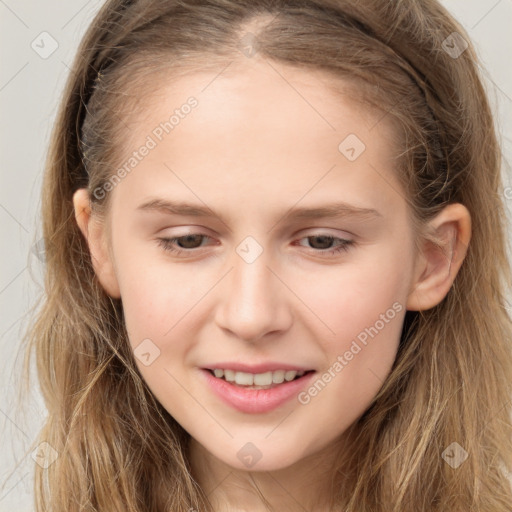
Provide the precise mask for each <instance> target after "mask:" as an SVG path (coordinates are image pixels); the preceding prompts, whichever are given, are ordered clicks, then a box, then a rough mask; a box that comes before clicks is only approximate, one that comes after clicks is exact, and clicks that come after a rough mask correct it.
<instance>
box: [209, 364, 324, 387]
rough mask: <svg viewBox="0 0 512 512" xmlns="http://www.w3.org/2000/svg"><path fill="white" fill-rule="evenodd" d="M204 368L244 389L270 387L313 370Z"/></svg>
mask: <svg viewBox="0 0 512 512" xmlns="http://www.w3.org/2000/svg"><path fill="white" fill-rule="evenodd" d="M205 370H206V371H208V372H209V373H210V374H211V375H212V376H213V377H215V378H216V379H219V380H224V381H226V382H228V383H229V384H231V385H233V386H236V387H240V388H244V389H272V388H275V387H277V386H280V385H281V384H283V383H284V384H286V383H288V382H292V381H295V380H299V379H301V378H303V377H304V376H306V375H309V374H311V373H314V372H315V370H307V371H304V370H301V371H296V370H274V371H267V372H264V373H248V372H239V371H234V370H229V369H222V368H205Z"/></svg>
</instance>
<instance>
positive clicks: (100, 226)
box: [73, 188, 121, 299]
mask: <svg viewBox="0 0 512 512" xmlns="http://www.w3.org/2000/svg"><path fill="white" fill-rule="evenodd" d="M73 206H74V210H75V219H76V222H77V224H78V227H79V228H80V231H81V232H82V234H83V235H84V237H85V239H86V240H87V245H88V247H89V252H90V254H91V261H92V265H93V268H94V272H95V273H96V276H97V277H98V280H99V281H100V283H101V285H102V287H103V289H104V290H105V291H106V293H107V294H108V295H110V297H112V298H117V299H118V298H120V297H121V294H120V291H119V285H118V282H117V277H116V274H115V271H114V265H113V262H112V257H111V255H110V252H109V250H108V246H107V237H106V233H105V223H104V222H101V221H100V220H99V219H96V218H95V217H94V216H93V215H92V211H91V205H90V197H89V194H88V192H87V190H86V189H85V188H81V189H79V190H77V191H76V192H75V193H74V195H73Z"/></svg>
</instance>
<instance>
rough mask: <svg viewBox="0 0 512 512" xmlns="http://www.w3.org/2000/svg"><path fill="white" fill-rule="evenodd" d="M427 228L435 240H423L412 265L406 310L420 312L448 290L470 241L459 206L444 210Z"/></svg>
mask: <svg viewBox="0 0 512 512" xmlns="http://www.w3.org/2000/svg"><path fill="white" fill-rule="evenodd" d="M428 224H429V225H428V226H427V229H428V231H429V232H430V233H432V234H433V235H434V238H435V239H436V240H437V243H435V242H434V241H432V240H428V239H424V241H423V242H422V248H421V251H420V253H419V254H418V258H417V260H416V264H415V273H414V280H413V283H412V291H411V292H410V293H409V297H408V299H407V306H406V309H408V310H412V311H421V310H427V309H430V308H433V307H434V306H436V305H437V304H439V303H440V302H441V301H442V300H443V299H444V298H445V297H446V295H447V293H448V291H449V290H450V288H451V286H452V284H453V281H454V280H455V276H456V275H457V272H458V271H459V269H460V267H461V265H462V262H463V260H464V258H465V256H466V253H467V248H468V245H469V241H470V239H471V215H470V213H469V211H468V209H467V208H466V207H465V206H463V205H462V204H459V203H454V204H450V205H448V206H446V207H445V208H444V209H443V210H441V212H440V213H439V214H438V215H437V216H436V217H435V218H434V219H433V220H431V221H430V222H429V223H428Z"/></svg>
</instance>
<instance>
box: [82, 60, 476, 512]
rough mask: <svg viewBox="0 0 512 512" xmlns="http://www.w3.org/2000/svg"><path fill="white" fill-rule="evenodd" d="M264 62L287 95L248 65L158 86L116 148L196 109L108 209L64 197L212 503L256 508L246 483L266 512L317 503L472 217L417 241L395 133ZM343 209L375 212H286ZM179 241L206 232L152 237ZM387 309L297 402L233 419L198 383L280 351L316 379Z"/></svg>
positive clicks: (447, 215) (443, 220)
mask: <svg viewBox="0 0 512 512" xmlns="http://www.w3.org/2000/svg"><path fill="white" fill-rule="evenodd" d="M273 66H274V67H277V66H278V67H279V69H280V70H281V73H283V74H284V76H286V78H287V80H288V82H290V83H293V84H294V88H292V87H290V84H289V83H288V82H287V81H285V80H283V78H282V77H281V76H280V75H279V74H277V73H276V72H275V71H274V69H273V68H272V67H270V66H269V65H268V64H267V63H266V62H264V61H260V60H258V59H253V60H251V61H250V62H249V61H248V62H247V63H246V64H245V67H244V66H242V68H240V69H239V72H233V73H230V74H226V75H220V76H217V78H215V80H213V79H214V77H215V76H216V74H215V73H211V74H208V73H197V74H191V75H188V76H186V77H181V78H179V79H178V80H176V81H174V82H173V83H172V85H170V86H169V85H166V86H165V87H162V89H161V91H160V92H159V94H158V97H153V98H149V99H147V102H148V107H147V109H146V111H145V115H144V118H139V119H136V120H134V122H133V125H132V126H133V132H132V133H131V137H132V138H131V139H130V147H129V148H127V149H128V150H127V154H129V153H130V150H131V151H133V150H134V149H136V148H138V147H140V145H141V144H143V143H144V141H145V139H146V137H147V135H148V134H151V133H152V130H153V129H154V128H155V126H158V124H159V123H160V122H162V121H163V120H165V119H168V117H169V114H168V113H169V112H172V111H173V110H174V109H175V108H177V107H179V106H180V105H182V104H183V103H185V101H186V99H187V98H188V97H189V96H191V95H193V96H195V97H196V98H197V100H198V102H199V104H198V106H197V107H196V108H195V109H194V110H193V111H192V112H191V113H190V114H189V115H188V116H187V117H185V118H184V119H181V121H180V124H179V125H178V126H176V127H175V129H174V130H173V132H172V133H171V134H169V135H167V136H165V137H164V138H163V139H162V141H160V142H159V143H158V145H157V146H156V147H155V148H154V149H152V150H151V151H150V153H149V154H148V155H147V156H146V157H145V158H144V159H143V160H142V161H141V162H140V163H138V165H137V167H136V168H135V169H134V170H133V171H132V172H131V173H129V174H128V175H127V176H126V177H125V178H124V179H123V180H122V181H121V182H120V183H119V184H118V185H117V186H116V187H115V188H114V190H113V191H112V192H110V193H111V197H110V201H111V202H110V208H109V210H108V214H107V216H106V217H105V218H104V219H100V218H98V216H96V215H95V214H93V213H91V209H90V203H89V196H88V194H87V192H86V190H85V189H81V190H79V191H77V192H76V193H75V196H74V206H75V212H76V219H77V222H78V225H79V227H80V229H81V230H82V232H83V234H84V236H85V237H86V238H87V240H88V243H89V247H90V250H91V255H92V259H93V264H94V268H95V271H96V273H97V275H98V277H99V279H100V282H101V284H102V285H103V287H104V288H105V290H106V292H107V293H108V294H109V295H111V296H112V297H116V298H121V299H122V303H123V308H124V312H125V318H126V325H127V331H128V334H129V338H130V344H131V346H132V347H133V348H135V347H137V346H138V345H139V344H140V343H141V342H142V340H145V339H150V340H151V342H152V343H154V345H155V346H157V347H158V348H159V350H160V355H159V357H157V358H156V359H155V360H154V362H152V364H150V365H148V366H145V365H143V364H141V362H140V361H139V359H137V358H135V362H136V364H137V367H138V369H139V371H140V373H141V375H142V377H143V378H144V379H145V381H146V382H147V384H148V385H149V387H150V389H151V390H152V392H153V393H154V395H155V396H156V397H157V399H158V400H159V401H160V402H161V403H162V404H163V406H164V407H165V408H166V409H167V411H169V413H170V414H171V415H172V416H173V417H174V418H176V420H177V421H178V422H179V423H180V424H181V425H182V426H183V427H184V428H185V429H186V430H187V431H188V432H189V433H190V435H191V438H192V441H191V448H190V457H191V463H192V467H193V472H194V476H195V477H196V478H197V480H198V481H199V483H200V485H201V486H202V488H203V489H204V490H205V492H206V493H207V494H208V497H209V499H210V500H211V502H212V503H213V505H214V509H215V510H216V511H222V512H227V511H234V510H237V511H240V510H250V511H253V512H259V511H263V510H267V507H266V505H265V502H264V501H263V500H262V499H261V497H260V496H259V494H258V492H257V491H256V490H255V485H256V484H257V486H258V488H259V489H260V490H261V492H262V493H263V495H264V497H265V499H266V500H267V502H268V503H270V505H271V506H272V507H274V508H275V510H280V511H287V510H290V511H292V510H302V509H304V510H319V511H323V510H327V503H326V500H327V497H328V496H329V493H330V492H331V489H330V488H329V484H330V476H331V475H330V473H329V468H330V467H331V465H332V464H333V463H334V461H333V453H334V448H333V447H334V446H335V445H336V446H338V445H337V444H336V443H340V442H342V441H343V439H344V436H343V434H344V433H346V431H347V429H348V427H349V426H350V425H351V424H353V422H354V421H355V420H356V419H357V418H359V417H360V416H361V415H362V414H363V413H364V411H365V410H366V409H367V408H368V407H369V405H370V404H371V402H372V400H373V398H374V397H375V395H376V394H377V392H378V391H379V389H380V388H381V386H382V383H383V382H384V380H385V378H386V376H387V375H388V374H389V372H390V370H391V367H392V364H393V362H394V360H395V356H396V352H397V348H398V342H399V339H400V334H401V329H402V324H403V320H404V316H405V312H406V309H409V310H425V309H429V308H432V307H434V306H435V305H436V304H438V303H439V302H441V301H442V300H443V298H444V297H445V296H446V294H447V293H448V291H449V289H450V287H451V285H452V283H453V279H454V278H455V275H456V274H457V271H458V270H459V267H460V264H461V262H462V260H463V257H464V254H465V251H466V247H467V245H468V243H469V239H470V218H469V213H468V211H467V209H466V208H465V207H463V206H462V205H450V206H448V207H446V208H445V209H444V210H443V211H442V212H441V213H440V214H439V215H438V216H437V217H436V218H435V219H434V220H432V221H431V222H430V227H431V228H432V229H433V230H435V231H436V232H437V234H438V236H439V239H440V240H441V241H442V243H443V250H442V251H441V250H440V249H436V248H435V247H434V246H433V245H432V244H429V243H428V242H426V241H425V242H424V244H423V245H422V250H421V251H419V252H418V251H416V249H415V245H414V239H413V235H414V231H413V228H412V223H411V219H410V211H409V209H408V203H407V201H406V200H405V195H404V192H402V189H401V186H400V184H399V183H398V181H397V179H396V177H395V175H394V168H393V166H394V162H393V150H392V148H393V146H392V144H391V142H390V140H391V128H390V127H389V126H388V125H386V124H384V123H385V121H382V122H381V123H378V124H377V125H376V123H377V121H378V117H376V114H372V113H370V112H366V111H364V112H363V111H362V109H361V107H360V106H357V105H356V104H355V103H354V102H353V101H350V100H349V97H344V96H341V97H340V96H339V95H338V96H335V95H334V93H333V92H332V91H331V90H329V89H327V88H326V86H325V84H324V82H323V81H322V77H321V76H320V75H318V74H317V73H313V72H311V73H306V72H304V71H301V70H297V69H293V68H290V67H286V66H283V65H280V64H275V63H274V64H273ZM212 80H213V81H212ZM324 80H325V77H324ZM208 84H209V85H208ZM207 85H208V87H206V86H207ZM205 87H206V88H205ZM296 90H300V93H301V94H300V95H299V94H298V93H297V92H296ZM304 98H307V101H305V100H304ZM375 126H377V127H375ZM348 134H356V135H357V137H358V138H359V139H360V140H362V141H364V143H365V145H366V150H365V151H364V152H363V153H362V154H361V155H360V156H359V157H358V158H357V159H355V160H354V161H349V160H348V159H347V158H346V157H345V156H344V155H343V154H342V153H341V152H340V151H339V150H338V146H339V144H340V142H341V141H342V140H344V139H345V137H346V136H347V135H348ZM329 170H330V171H329ZM376 170H377V171H378V172H376ZM328 171H329V172H328ZM153 199H161V200H167V201H170V200H181V201H187V202H190V203H194V204H196V205H198V206H203V207H204V206H205V205H207V207H208V208H210V209H211V210H213V211H214V212H216V213H219V215H220V216H221V217H222V219H223V221H221V220H220V218H218V217H216V216H213V215H210V216H200V217H193V216H190V215H188V216H183V215H176V214H171V213H169V212H167V211H164V210H162V209H140V208H139V206H140V205H142V204H143V203H146V202H148V201H150V200H153ZM341 201H343V202H345V203H347V204H349V205H351V206H357V207H359V208H367V209H372V210H376V211H377V212H378V213H376V214H375V213H374V214H368V215H366V216H358V215H355V214H353V213H351V214H348V215H345V216H343V217H337V218H327V217H321V218H295V219H292V218H291V216H286V214H287V213H288V211H289V210H290V208H292V207H296V208H300V207H304V208H306V207H319V206H322V205H326V204H327V203H332V202H341ZM188 233H190V234H194V233H196V234H203V235H206V236H205V237H202V238H201V237H199V238H197V239H195V241H194V240H192V242H193V243H192V242H191V241H189V242H188V245H187V243H186V240H185V241H183V240H182V245H181V247H180V245H179V244H178V243H176V242H175V243H174V244H173V247H175V248H177V249H179V248H181V249H182V250H183V251H184V252H183V253H182V254H180V255H176V254H174V253H170V252H168V251H166V250H165V248H164V247H163V246H162V245H161V244H159V238H173V237H180V236H184V235H186V234H188ZM313 235H315V236H316V237H317V238H315V237H313ZM322 235H323V236H333V237H337V238H340V239H344V240H351V241H352V242H353V244H352V245H350V246H348V248H347V250H343V251H340V252H338V253H335V254H329V253H328V249H329V248H335V247H336V246H337V238H335V239H334V241H333V242H332V244H333V245H330V246H328V247H326V246H325V242H323V241H322V239H321V238H318V237H321V236H322ZM248 236H251V237H252V238H254V239H255V240H256V241H257V243H258V244H259V246H260V247H261V248H262V249H263V252H262V253H261V254H260V255H259V256H258V257H257V258H256V259H255V260H254V261H252V262H251V263H248V262H247V261H246V260H244V259H243V258H242V257H241V256H240V255H239V253H237V252H236V249H237V247H238V246H239V244H240V243H241V242H242V241H244V239H245V238H246V237H248ZM308 237H312V238H308ZM299 242H300V243H299ZM194 243H195V245H194ZM321 244H324V245H321ZM242 246H243V245H242ZM188 247H191V248H188ZM251 250H253V249H251ZM185 251H188V252H186V253H185ZM393 304H395V305H396V304H398V307H396V309H397V310H396V311H394V314H393V318H392V319H391V320H389V319H388V321H387V322H386V323H385V326H384V327H383V328H381V329H380V330H379V332H378V334H377V335H375V337H373V338H372V339H370V341H369V342H368V344H367V345H365V346H364V347H363V348H362V350H361V351H360V352H358V353H357V355H356V356H354V357H353V359H351V360H350V361H348V364H347V365H346V366H345V367H344V368H343V371H340V372H338V373H337V374H336V377H335V378H333V379H332V380H331V381H330V382H329V383H328V385H326V386H325V388H324V389H322V391H321V392H319V393H318V394H317V395H316V396H314V397H313V398H311V400H310V401H309V402H308V403H300V402H299V400H297V399H293V400H289V401H287V402H286V403H284V404H282V405H281V406H279V407H277V408H276V409H274V410H271V411H269V412H265V413H258V414H254V413H247V412H241V411H239V410H237V409H235V408H233V407H232V406H230V405H228V404H226V403H224V402H223V401H221V400H220V399H219V398H218V396H216V395H215V394H214V393H213V392H212V390H211V389H210V388H209V387H208V386H206V385H205V382H204V380H203V379H202V378H201V377H200V372H201V371H202V370H201V368H203V367H205V366H206V365H207V364H209V363H212V362H219V361H237V362H246V363H249V364H255V363H259V362H267V361H279V362H287V363H290V364H295V365H298V366H301V367H302V366H305V367H307V368H311V369H314V370H315V372H316V378H319V377H320V376H322V375H323V374H324V373H325V372H326V371H328V369H329V368H330V367H332V366H333V363H334V362H335V361H336V360H337V357H338V356H339V355H340V354H345V353H346V352H347V350H349V349H350V346H351V343H352V341H353V340H355V339H357V336H358V334H360V333H362V332H363V331H364V330H365V328H367V327H369V326H373V325H376V321H377V320H379V318H381V316H380V315H382V314H385V313H386V312H387V311H389V310H390V309H393V307H392V305H393ZM313 382H314V381H313ZM248 442H250V443H252V444H253V445H254V446H256V447H257V449H258V450H259V452H260V454H261V458H260V459H259V460H258V462H257V463H256V464H255V465H254V467H253V468H251V469H249V468H248V467H247V466H246V465H245V464H244V463H243V462H242V461H241V460H240V459H239V458H238V457H237V453H238V452H239V450H240V449H241V448H242V447H243V446H244V445H246V443H248ZM206 468H207V469H206Z"/></svg>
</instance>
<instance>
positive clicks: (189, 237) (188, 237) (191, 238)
mask: <svg viewBox="0 0 512 512" xmlns="http://www.w3.org/2000/svg"><path fill="white" fill-rule="evenodd" d="M201 236H202V235H185V236H182V237H180V239H179V240H180V241H179V245H180V246H181V247H184V248H185V249H193V248H194V247H195V246H194V239H196V241H197V239H200V238H201ZM183 240H184V241H185V245H183ZM189 242H191V243H192V247H191V246H189V245H187V244H188V243H189Z"/></svg>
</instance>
